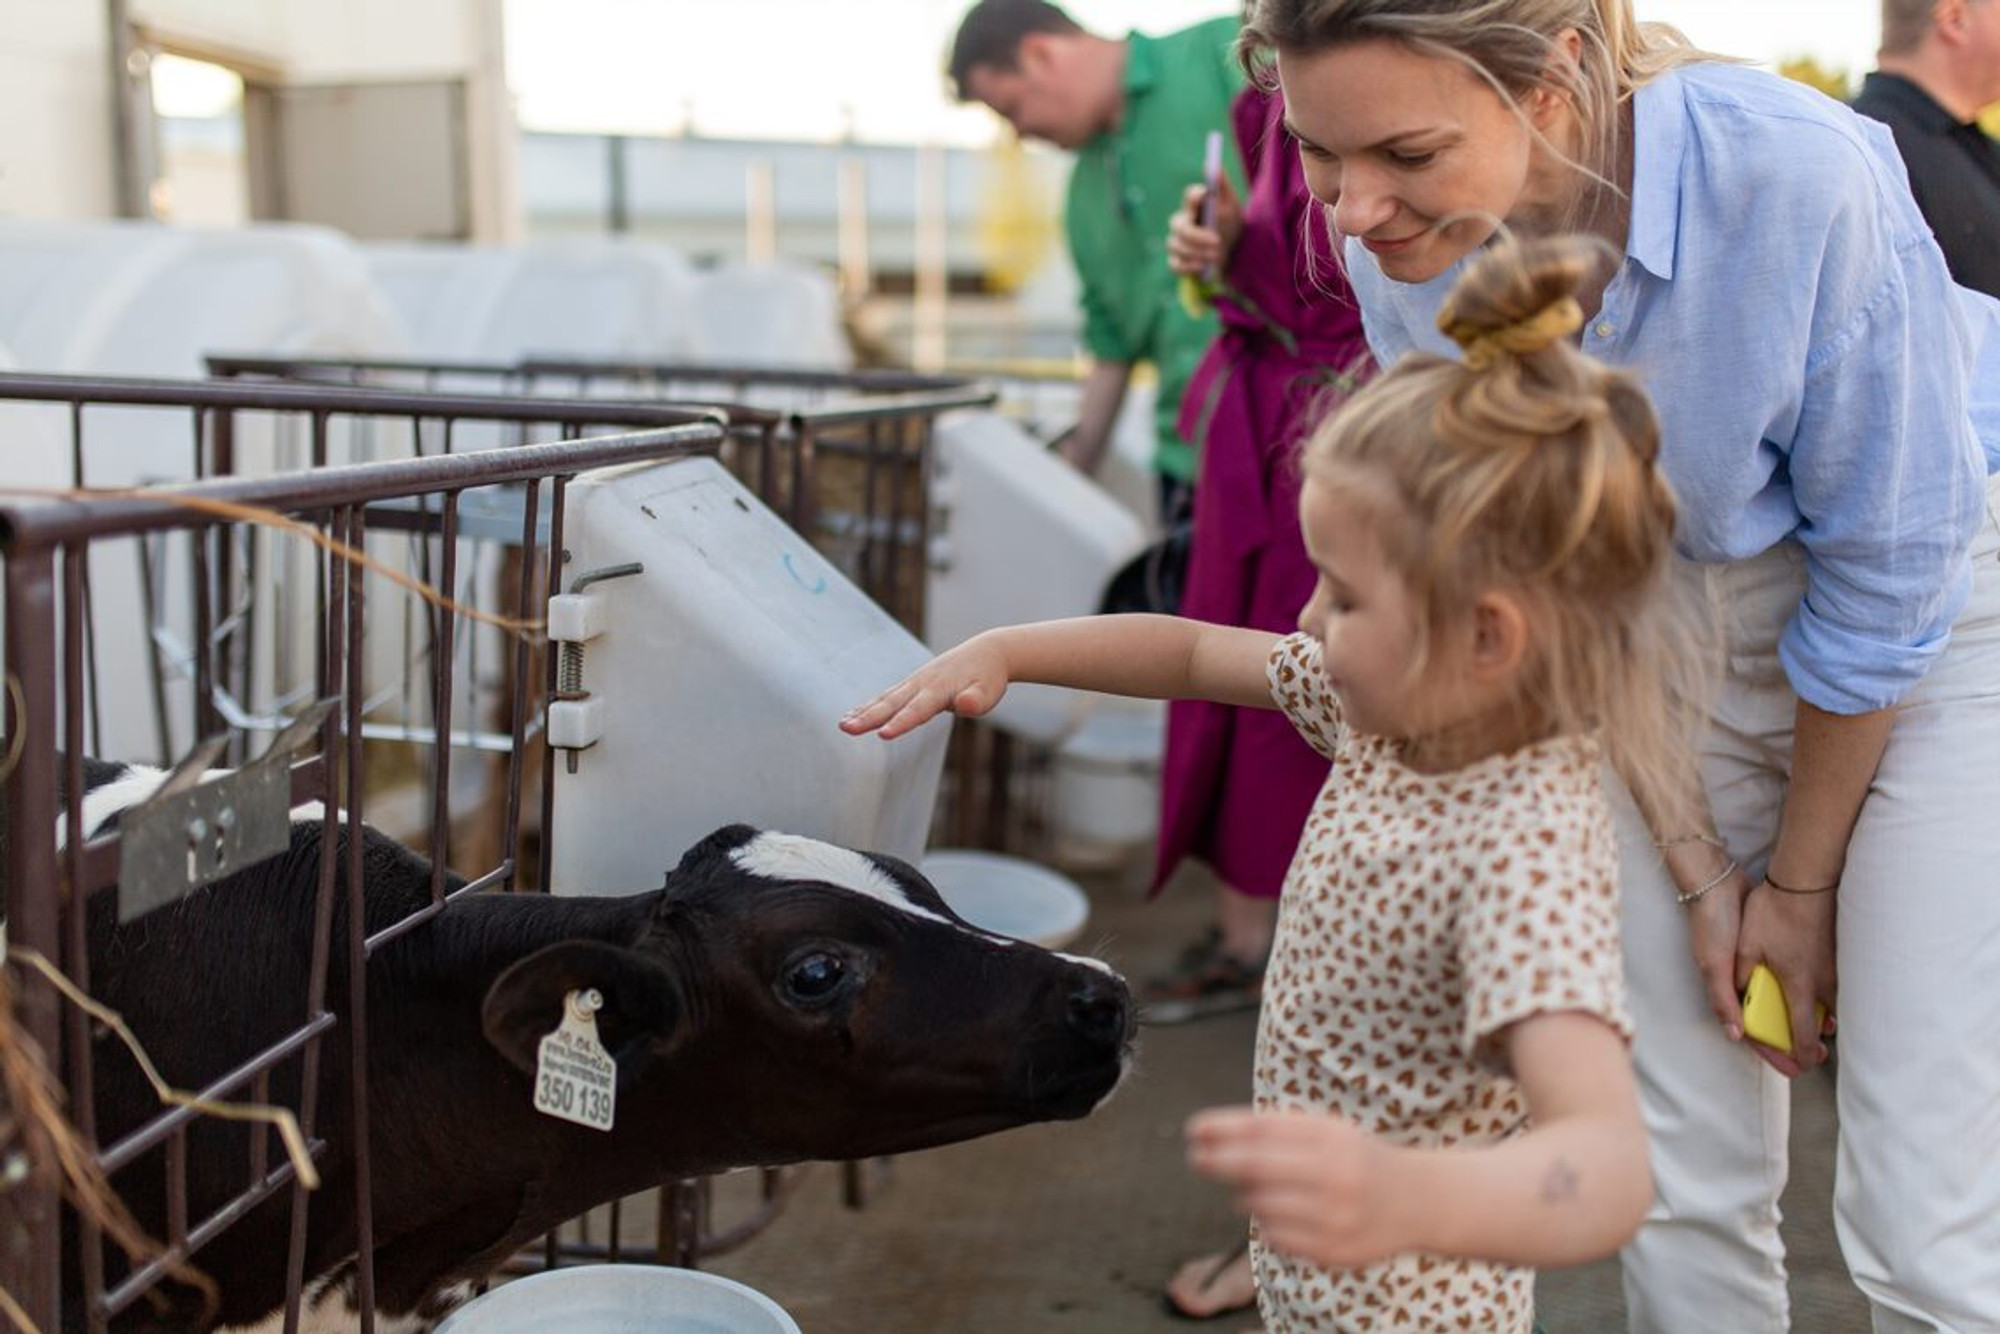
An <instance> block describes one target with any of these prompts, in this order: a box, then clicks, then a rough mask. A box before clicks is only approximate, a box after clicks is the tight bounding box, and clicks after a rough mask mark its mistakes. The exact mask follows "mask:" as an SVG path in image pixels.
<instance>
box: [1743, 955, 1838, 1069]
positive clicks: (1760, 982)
mask: <svg viewBox="0 0 2000 1334" xmlns="http://www.w3.org/2000/svg"><path fill="white" fill-rule="evenodd" d="M1813 1008H1814V1009H1815V1010H1817V1011H1818V1012H1819V1021H1820V1023H1821V1024H1824V1023H1826V1006H1824V1005H1816V1006H1814V1007H1813ZM1743 1036H1745V1037H1747V1038H1751V1039H1753V1040H1755V1041H1757V1042H1761V1043H1763V1044H1764V1045H1765V1046H1767V1047H1775V1048H1776V1049H1777V1050H1779V1051H1782V1052H1790V1051H1791V1049H1792V1011H1791V1007H1790V1006H1788V1005H1786V1004H1785V992H1784V989H1783V988H1782V987H1780V986H1779V985H1778V975H1777V974H1776V973H1774V972H1772V971H1771V970H1770V969H1769V968H1767V967H1765V966H1764V965H1763V964H1761V963H1760V964H1758V965H1757V966H1756V967H1755V968H1752V969H1751V970H1750V981H1749V983H1748V984H1747V985H1746V986H1745V987H1744V988H1743Z"/></svg>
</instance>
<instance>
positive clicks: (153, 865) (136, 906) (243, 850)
mask: <svg viewBox="0 0 2000 1334" xmlns="http://www.w3.org/2000/svg"><path fill="white" fill-rule="evenodd" d="M333 706H334V701H332V700H321V701H320V702H319V703H317V704H314V705H313V706H312V707H311V708H309V709H307V710H306V711H305V712H304V713H303V714H301V715H300V716H299V717H297V718H295V719H293V720H292V722H291V723H289V724H287V725H286V727H285V729H284V730H283V731H282V732H280V733H278V735H277V736H276V737H274V738H272V740H271V744H270V745H269V746H268V747H267V748H266V749H265V751H264V753H263V755H262V756H261V757H259V758H257V759H255V760H252V761H251V762H250V763H248V764H246V765H245V766H244V767H243V768H241V769H237V770H233V771H224V772H220V773H212V772H211V771H210V769H209V766H210V765H211V764H212V763H213V762H214V761H215V758H216V757H217V756H218V755H220V754H221V753H222V748H223V746H224V745H225V744H227V741H228V737H227V736H213V737H209V738H207V739H206V740H204V741H202V742H201V743H200V744H198V745H197V746H195V748H194V749H193V750H191V751H189V752H188V754H187V756H186V757H185V758H183V759H182V760H181V762H180V763H179V764H177V765H175V766H174V771H173V772H172V773H171V774H169V775H168V776H167V781H166V782H165V783H163V784H161V785H160V789H159V791H158V792H156V793H154V794H153V796H152V797H151V798H149V799H148V800H147V801H146V802H144V803H143V804H141V805H139V806H135V807H133V808H132V809H131V810H129V811H126V812H125V813H124V814H123V815H122V816H121V817H120V818H119V822H118V847H119V858H118V920H119V921H120V922H129V921H131V920H132V919H133V918H135V917H138V916H141V915H142V914H145V913H149V912H152V911H153V910H154V909H155V908H164V907H166V906H167V905H168V904H170V903H178V902H180V900H182V899H184V898H186V897H187V896H188V895H189V894H191V893H193V892H194V891H195V890H197V889H199V888H201V886H203V885H206V884H211V883H213V882H214V881H217V880H220V879H222V878H223V877H224V876H227V875H234V874H235V873H236V872H238V871H241V870H243V869H244V868H245V867H249V866H255V865H256V864H257V863H258V862H261V861H263V860H265V859H266V858H269V857H275V856H277V855H278V854H279V853H281V852H283V851H285V850H286V849H287V848H289V847H290V846H291V845H292V813H291V812H292V764H291V760H292V753H293V752H294V751H296V750H298V749H299V747H301V746H303V745H304V744H306V742H308V741H310V740H311V739H312V737H313V734H314V733H316V732H317V731H318V730H319V727H320V724H321V723H322V722H323V721H324V720H325V718H326V715H327V713H328V711H330V710H331V709H332V708H333Z"/></svg>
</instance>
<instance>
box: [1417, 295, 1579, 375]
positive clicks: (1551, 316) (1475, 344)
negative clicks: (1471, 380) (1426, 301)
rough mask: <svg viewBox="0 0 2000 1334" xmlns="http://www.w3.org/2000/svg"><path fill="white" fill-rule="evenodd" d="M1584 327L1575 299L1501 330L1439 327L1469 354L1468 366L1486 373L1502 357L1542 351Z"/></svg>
mask: <svg viewBox="0 0 2000 1334" xmlns="http://www.w3.org/2000/svg"><path fill="white" fill-rule="evenodd" d="M1582 327H1583V306H1582V305H1581V304H1580V303H1579V302H1578V301H1577V299H1576V298H1575V297H1573V296H1566V297H1563V298H1562V299H1561V300H1559V301H1553V302H1551V303H1549V304H1548V305H1546V306H1543V307H1542V308H1541V309H1540V310H1538V311H1536V312H1535V313H1534V314H1532V315H1530V316H1528V318H1526V319H1524V320H1516V321H1515V322H1514V323H1512V324H1506V325H1502V326H1501V327H1500V328H1498V329H1480V328H1476V327H1474V326H1472V325H1470V324H1468V323H1466V322H1465V321H1463V320H1451V321H1446V320H1444V319H1440V320H1438V328H1439V329H1441V330H1443V331H1444V334H1445V336H1446V337H1448V338H1450V339H1451V341H1452V342H1454V343H1457V344H1458V345H1459V347H1460V348H1461V349H1463V351H1464V353H1465V364H1466V365H1467V366H1470V367H1471V368H1472V369H1473V370H1476V371H1483V370H1485V369H1487V368H1488V367H1490V366H1492V365H1493V363H1494V362H1496V361H1498V360H1499V359H1500V358H1501V356H1502V355H1503V354H1504V355H1511V356H1525V355H1527V354H1528V353H1530V352H1539V351H1541V350H1542V349H1543V348H1545V347H1547V346H1548V345H1549V344H1551V343H1553V342H1555V341H1556V340H1557V339H1558V338H1567V337H1569V336H1570V335H1571V334H1573V333H1575V332H1576V331H1577V330H1578V329H1581V328H1582Z"/></svg>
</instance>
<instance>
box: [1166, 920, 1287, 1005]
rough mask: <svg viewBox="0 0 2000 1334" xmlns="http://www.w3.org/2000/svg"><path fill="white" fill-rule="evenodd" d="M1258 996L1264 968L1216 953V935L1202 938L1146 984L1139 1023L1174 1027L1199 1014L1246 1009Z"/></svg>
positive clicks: (1218, 944)
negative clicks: (1164, 971) (1167, 970)
mask: <svg viewBox="0 0 2000 1334" xmlns="http://www.w3.org/2000/svg"><path fill="white" fill-rule="evenodd" d="M1263 994H1264V964H1263V962H1262V961H1261V960H1260V961H1257V962H1254V963H1253V962H1250V961H1248V960H1244V959H1238V958H1236V957H1235V956H1234V955H1230V954H1225V953H1223V950H1222V932H1221V931H1219V930H1217V929H1216V928H1214V927H1210V928H1209V930H1208V933H1207V934H1206V935H1204V936H1203V937H1202V938H1201V939H1200V940H1198V941H1196V942H1195V943H1194V944H1192V945H1190V946H1188V948H1187V949H1186V950H1184V951H1183V952H1182V953H1181V957H1180V959H1179V960H1178V961H1177V962H1176V963H1175V965H1174V967H1173V969H1172V970H1171V971H1169V972H1167V973H1164V974H1162V975H1160V976H1158V977H1155V978H1152V979H1151V980H1149V981H1148V982H1147V983H1146V987H1145V992H1144V999H1143V1001H1142V1003H1141V1012H1140V1020H1141V1022H1143V1023H1149V1024H1179V1023H1185V1022H1187V1021H1188V1020H1190V1019H1199V1018H1201V1017H1203V1016H1205V1015H1211V1014H1227V1013H1230V1012H1231V1011H1235V1010H1250V1009H1255V1008H1256V1007H1257V1002H1258V1001H1259V1000H1260V999H1262V997H1263Z"/></svg>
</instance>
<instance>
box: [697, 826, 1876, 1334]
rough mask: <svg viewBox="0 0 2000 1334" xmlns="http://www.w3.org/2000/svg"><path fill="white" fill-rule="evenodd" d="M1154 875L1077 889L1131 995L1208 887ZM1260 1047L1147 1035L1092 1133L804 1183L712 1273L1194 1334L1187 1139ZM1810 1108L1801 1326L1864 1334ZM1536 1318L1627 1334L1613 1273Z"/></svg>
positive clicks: (1570, 1280)
mask: <svg viewBox="0 0 2000 1334" xmlns="http://www.w3.org/2000/svg"><path fill="white" fill-rule="evenodd" d="M1143 875H1144V868H1143V865H1132V864H1128V865H1124V866H1122V867H1119V868H1115V869H1112V870H1105V871H1098V872H1095V873H1092V874H1088V875H1079V876H1078V877H1077V878H1078V880H1079V882H1080V883H1083V884H1085V886H1086V888H1087V889H1088V890H1089V892H1090V894H1091V897H1092V904H1093V907H1092V914H1093V915H1092V919H1091V924H1090V926H1089V927H1088V928H1087V930H1086V933H1085V935H1084V938H1083V939H1082V941H1080V942H1079V945H1078V947H1086V948H1088V950H1089V951H1090V952H1093V953H1097V954H1099V955H1100V956H1102V957H1104V958H1106V959H1108V960H1110V961H1111V962H1113V963H1115V964H1117V965H1118V966H1119V967H1120V968H1121V969H1123V970H1124V971H1125V972H1126V973H1127V974H1128V976H1131V977H1133V978H1138V977H1143V976H1145V975H1146V974H1147V973H1149V972H1150V971H1153V970H1155V969H1157V968H1159V967H1160V966H1162V965H1163V964H1164V963H1165V962H1166V961H1168V960H1169V959H1170V958H1171V957H1172V956H1173V955H1174V953H1175V952H1176V951H1177V950H1178V949H1179V948H1180V946H1181V945H1182V944H1183V943H1184V942H1185V941H1186V940H1187V939H1189V938H1191V937H1192V936H1194V935H1195V934H1197V933H1198V931H1199V930H1200V928H1201V926H1202V924H1203V920H1204V917H1203V913H1204V908H1205V899H1206V893H1207V888H1208V884H1207V882H1206V881H1205V880H1204V879H1203V878H1202V877H1200V876H1199V875H1198V874H1189V875H1183V876H1182V877H1180V878H1178V879H1177V880H1176V881H1175V882H1174V884H1173V885H1171V886H1170V887H1169V889H1168V892H1167V893H1166V894H1165V895H1163V896H1162V897H1161V898H1160V899H1159V900H1157V901H1155V902H1153V903H1150V904H1148V903H1145V902H1144V901H1143V900H1142V897H1141V891H1142V889H1143ZM1254 1031H1255V1017H1254V1015H1252V1014H1249V1013H1239V1014H1234V1015H1227V1016H1218V1017H1212V1018H1208V1019H1203V1020H1200V1021H1196V1022H1193V1023H1189V1024H1184V1025H1180V1026H1176V1027H1171V1028H1152V1029H1148V1030H1146V1031H1145V1032H1144V1033H1142V1035H1141V1040H1140V1063H1139V1068H1138V1071H1137V1074H1136V1075H1135V1077H1134V1078H1132V1079H1131V1080H1130V1081H1129V1082H1128V1083H1127V1085H1126V1087H1125V1088H1124V1089H1122V1090H1121V1091H1120V1093H1119V1094H1118V1095H1117V1097H1116V1098H1115V1099H1114V1100H1113V1101H1112V1103H1111V1104H1110V1105H1109V1106H1108V1107H1106V1108H1103V1109H1101V1110H1100V1111H1099V1112H1098V1113H1097V1114H1096V1115H1094V1116H1093V1117H1091V1118H1090V1119H1089V1120H1087V1121H1082V1122H1074V1123H1066V1124H1060V1125H1047V1126H1034V1127H1029V1128H1027V1129H1023V1130H1018V1131H1014V1132H1011V1133H1008V1134H1003V1135H997V1136H993V1137H990V1138H988V1139H985V1140H980V1141H975V1142H973V1143H970V1144H963V1145H957V1146H954V1147H950V1148H945V1149H938V1150H932V1151H930V1152H927V1153H921V1154H910V1155H906V1156H904V1157H901V1158H898V1159H896V1160H895V1161H894V1163H893V1164H892V1166H891V1168H890V1175H889V1176H888V1178H887V1179H886V1180H885V1181H884V1182H883V1183H881V1184H880V1186H879V1187H878V1188H877V1189H876V1190H875V1191H874V1192H873V1198H872V1199H871V1201H870V1202H869V1204H868V1205H867V1207H866V1208H865V1209H863V1210H861V1211H859V1212H850V1211H848V1210H846V1209H845V1208H844V1207H843V1206H842V1205H841V1203H840V1190H839V1186H840V1177H839V1173H838V1171H837V1170H836V1169H834V1168H832V1167H814V1168H809V1169H806V1172H807V1175H806V1177H805V1179H804V1180H803V1181H802V1182H801V1184H800V1186H799V1189H798V1192H797V1194H796V1195H795V1196H794V1198H793V1199H792V1200H791V1202H790V1204H789V1205H788V1207H787V1208H786V1210H785V1212H784V1213H783V1214H782V1215H781V1216H780V1217H779V1218H778V1220H777V1221H776V1222H775V1223H774V1224H773V1225H772V1226H771V1227H770V1228H769V1229H768V1230H766V1231H765V1232H763V1233H762V1234H760V1235H759V1236H758V1237H756V1238H755V1239H753V1240H752V1241H751V1242H749V1243H748V1244H746V1245H745V1246H744V1247H742V1248H741V1249H740V1250H738V1251H736V1252H734V1253H731V1254H729V1255H726V1256H722V1257H719V1258H716V1259H715V1260H713V1261H711V1262H710V1263H709V1264H708V1265H707V1266H706V1267H707V1268H709V1269H711V1270H713V1271H714V1272H717V1273H721V1274H725V1275H728V1276H729V1277H732V1278H736V1279H738V1280H741V1281H742V1282H745V1283H748V1284H750V1285H751V1286H753V1287H755V1288H757V1289H759V1290H761V1291H763V1292H765V1293H767V1294H768V1295H770V1296H771V1297H772V1298H774V1299H775V1300H777V1301H778V1302H779V1303H780V1304H781V1305H783V1306H784V1307H785V1308H786V1309H787V1310H789V1311H790V1312H791V1313H792V1315H793V1317H794V1318H795V1319H796V1320H797V1321H798V1322H799V1324H800V1326H801V1327H802V1328H803V1330H804V1331H805V1334H905V1332H906V1331H907V1332H909V1334H1020V1332H1021V1331H1040V1330H1051V1331H1077V1332H1078V1334H1152V1332H1154V1331H1157V1332H1158V1334H1167V1332H1168V1331H1175V1330H1186V1329H1188V1328H1189V1325H1188V1323H1187V1322H1185V1321H1180V1320H1175V1319H1173V1318H1171V1317H1169V1316H1168V1315H1167V1314H1166V1313H1165V1312H1164V1311H1163V1309H1162V1307H1161V1304H1160V1298H1159V1291H1160V1285H1161V1284H1162V1283H1163V1282H1164V1280H1165V1279H1166V1277H1167V1275H1168V1274H1169V1273H1170V1272H1171V1270H1172V1268H1173V1266H1174V1264H1175V1263H1176V1262H1177V1261H1178V1260H1180V1259H1182V1258H1185V1257H1187V1256H1190V1255H1193V1254H1196V1253H1198V1252H1201V1251H1206V1250H1213V1249H1219V1248H1222V1247H1226V1246H1228V1245H1230V1244H1231V1243H1232V1242H1233V1241H1234V1240H1235V1239H1236V1238H1237V1237H1239V1236H1240V1235H1241V1226H1242V1225H1241V1223H1240V1221H1239V1220H1238V1219H1237V1218H1236V1217H1235V1216H1234V1215H1232V1213H1231V1212H1230V1211H1229V1209H1228V1207H1227V1203H1226V1201H1225V1199H1224V1198H1223V1196H1222V1194H1221V1192H1220V1191H1218V1190H1217V1189H1216V1188H1214V1187H1212V1186H1210V1185H1208V1184H1206V1183H1204V1182H1202V1181H1199V1180H1197V1179H1195V1178H1194V1177H1192V1176H1191V1175H1190V1174H1189V1173H1188V1172H1187V1171H1186V1170H1185V1169H1184V1166H1183V1163H1182V1151H1181V1139H1180V1131H1181V1124H1182V1122H1183V1121H1184V1120H1185V1118H1186V1117H1187V1115H1188V1114H1189V1113H1190V1112H1192V1111H1194V1110H1195V1109H1197V1108H1200V1107H1204V1106H1209V1105H1213V1104H1217V1103H1227V1102H1240V1101H1243V1100H1245V1099H1246V1098H1247V1095H1248V1093H1249V1084H1250V1051H1251V1044H1252V1040H1253V1035H1254ZM1795 1102H1796V1107H1795V1113H1794V1115H1795V1127H1796V1129H1795V1134H1794V1137H1793V1139H1794V1145H1795V1150H1794V1152H1795V1158H1794V1168H1793V1185H1792V1189H1791V1192H1790V1194H1789V1195H1788V1197H1787V1202H1786V1206H1787V1213H1788V1215H1790V1219H1789V1220H1788V1222H1787V1225H1786V1232H1787V1237H1788V1241H1789V1245H1790V1247H1791V1253H1792V1292H1793V1300H1794V1314H1795V1320H1794V1327H1795V1328H1796V1329H1798V1330H1800V1331H1802V1334H1803V1332H1806V1331H1810V1332H1811V1334H1821V1332H1822V1331H1830V1332H1833V1334H1839V1332H1840V1331H1848V1330H1855V1331H1861V1330H1865V1329H1866V1328H1867V1316H1866V1313H1865V1310H1864V1308H1863V1306H1862V1303H1861V1301H1860V1298H1859V1297H1858V1295H1857V1294H1856V1293H1855V1292H1854V1290H1853V1288H1852V1287H1851V1286H1850V1285H1849V1284H1848V1282H1847V1277H1846V1272H1845V1270H1844V1268H1843V1267H1842V1264H1841V1260H1840V1256H1839V1253H1838V1250H1837V1249H1836V1247H1835V1245H1834V1241H1833V1235H1832V1227H1831V1223H1830V1221H1829V1205H1828V1199H1829V1191H1830V1187H1831V1174H1832V1173H1831V1146H1832V1139H1833V1136H1832V1117H1833V1111H1832V1085H1831V1080H1830V1078H1829V1077H1827V1076H1825V1075H1823V1074H1822V1075H1815V1076H1812V1077H1809V1078H1808V1079H1806V1080H1803V1081H1801V1084H1800V1086H1799V1088H1798V1091H1797V1095H1796V1099H1795ZM736 1180H742V1182H743V1186H744V1187H746V1188H747V1186H748V1184H749V1182H748V1180H747V1178H740V1179H731V1182H730V1183H725V1189H724V1190H722V1191H720V1192H719V1193H718V1200H719V1201H720V1204H719V1212H721V1213H724V1214H726V1213H727V1212H728V1209H729V1207H730V1203H731V1202H730V1199H729V1195H730V1191H731V1190H732V1189H736V1187H735V1186H734V1185H733V1182H734V1181H736ZM737 1193H738V1194H739V1195H740V1194H742V1193H743V1192H742V1191H741V1190H738V1192H737ZM1538 1300H1539V1308H1540V1318H1541V1321H1542V1324H1543V1326H1544V1327H1545V1329H1547V1330H1548V1331H1549V1334H1586V1332H1589V1334H1594V1332H1596V1331H1606V1330H1619V1329H1622V1328H1623V1327H1624V1302H1623V1299H1622V1297H1621V1295H1620V1292H1619V1283H1618V1270H1617V1265H1616V1263H1615V1262H1614V1261H1605V1262H1601V1263H1598V1264H1594V1265H1589V1266H1585V1267H1582V1268H1578V1269H1574V1270H1569V1271H1565V1272H1556V1273H1549V1274H1546V1275H1544V1276H1543V1278H1542V1280H1541V1283H1540V1286H1539V1289H1538ZM1252 1323H1253V1322H1251V1321H1249V1320H1236V1321H1217V1322H1215V1323H1214V1324H1212V1325H1208V1326H1204V1327H1206V1328H1215V1329H1219V1330H1231V1331H1233V1330H1236V1329H1240V1328H1245V1327H1248V1326H1249V1325H1250V1324H1252Z"/></svg>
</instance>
